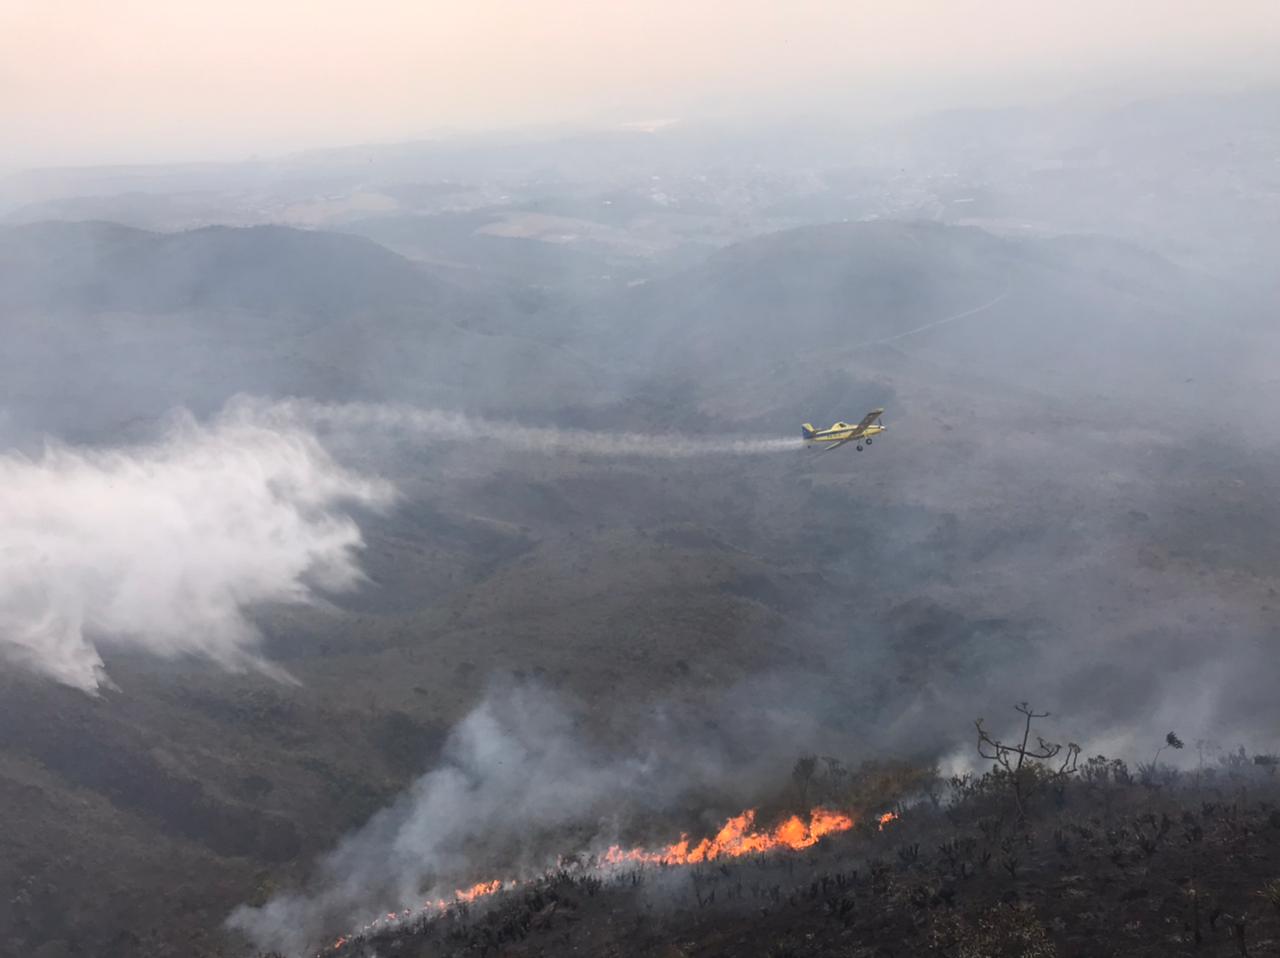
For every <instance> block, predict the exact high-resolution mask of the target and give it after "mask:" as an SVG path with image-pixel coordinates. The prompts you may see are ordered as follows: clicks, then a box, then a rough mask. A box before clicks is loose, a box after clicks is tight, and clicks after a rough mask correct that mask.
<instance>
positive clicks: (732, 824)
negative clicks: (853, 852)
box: [321, 808, 897, 954]
mask: <svg viewBox="0 0 1280 958" xmlns="http://www.w3.org/2000/svg"><path fill="white" fill-rule="evenodd" d="M756 815H757V812H756V809H754V808H749V809H747V810H746V811H744V812H742V813H741V814H739V815H735V816H733V817H732V818H730V819H729V820H728V821H726V822H725V823H724V825H723V826H722V827H721V828H720V830H719V831H718V832H717V833H716V834H715V835H714V836H712V837H709V838H702V839H700V840H699V841H697V842H692V841H691V839H690V838H689V836H688V835H681V836H680V840H679V841H678V842H675V843H674V844H671V845H667V846H665V847H661V848H657V849H648V848H622V847H621V846H619V845H611V846H610V847H609V848H608V850H606V851H605V852H604V853H603V854H602V855H596V856H591V857H590V858H588V859H587V860H586V861H585V862H584V861H583V860H581V859H579V858H576V857H575V858H573V859H571V860H569V859H565V860H562V861H561V862H560V863H559V865H558V867H557V868H556V869H554V870H550V871H548V872H547V873H546V874H544V875H542V876H538V877H537V878H535V879H532V880H521V879H516V878H508V879H491V880H489V881H481V882H476V883H475V884H474V885H471V886H470V887H468V888H465V889H458V890H456V891H455V892H454V894H453V897H452V898H450V899H444V898H437V899H432V900H428V901H427V902H425V903H424V904H423V905H422V907H421V908H420V909H418V910H417V911H414V910H413V909H405V910H403V911H400V912H387V913H386V914H385V915H384V916H380V917H379V918H377V919H375V920H374V921H372V922H370V923H369V924H367V925H365V926H364V927H363V928H362V929H360V930H359V931H358V932H354V933H351V934H346V935H340V936H339V937H338V938H337V939H336V940H335V941H334V942H333V943H332V944H331V945H329V947H328V948H326V949H324V950H323V951H322V952H321V954H335V953H337V952H341V951H342V950H343V949H345V948H346V947H347V945H349V944H352V943H359V942H363V941H365V940H367V939H368V938H369V937H371V936H377V935H382V934H387V933H389V932H392V931H394V930H396V929H399V928H404V927H411V926H415V925H417V926H421V925H424V924H425V923H426V922H429V921H431V920H433V919H435V918H437V917H440V916H443V915H446V914H447V913H449V912H450V910H451V909H454V910H455V911H457V910H462V911H464V912H465V908H466V906H467V905H470V904H472V903H473V902H476V901H477V900H478V899H482V898H487V897H490V896H493V895H497V894H498V893H499V892H503V891H511V890H514V889H517V888H519V887H521V886H526V887H528V886H530V885H537V884H538V883H540V882H545V881H546V880H548V877H549V876H553V875H569V874H571V873H572V874H579V875H581V876H585V877H587V878H590V877H592V876H598V877H599V878H600V879H601V880H602V879H603V878H604V877H607V876H610V875H613V874H616V873H617V872H618V871H619V870H620V869H621V868H622V867H624V866H635V865H657V866H669V867H678V866H689V865H699V864H703V863H707V862H713V861H717V860H719V859H734V858H742V857H744V856H748V855H767V854H770V853H773V852H780V851H793V852H798V851H803V850H805V849H808V848H812V847H813V846H814V845H816V844H818V842H820V841H821V840H822V839H823V838H825V837H826V836H828V835H836V834H840V833H841V832H847V831H849V830H851V829H852V828H854V826H855V825H857V824H858V821H859V819H858V817H857V816H855V815H853V814H846V813H844V812H837V811H832V810H830V809H826V808H814V809H812V810H811V811H810V812H809V813H808V816H807V818H802V817H801V816H799V815H792V816H790V817H788V818H786V819H785V820H783V821H782V822H780V823H779V824H778V825H776V826H774V827H773V828H767V829H761V828H758V827H757V826H756ZM896 818H897V813H896V812H884V813H881V814H880V815H878V816H876V817H875V819H874V820H875V821H876V825H877V827H878V828H879V829H883V828H884V827H885V825H886V824H888V823H889V822H891V821H893V820H894V819H896Z"/></svg>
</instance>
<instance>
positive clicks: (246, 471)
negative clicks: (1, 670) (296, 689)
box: [0, 413, 390, 692]
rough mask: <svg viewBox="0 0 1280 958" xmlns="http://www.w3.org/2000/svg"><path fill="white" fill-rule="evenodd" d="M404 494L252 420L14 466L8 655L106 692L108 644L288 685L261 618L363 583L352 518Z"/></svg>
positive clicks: (233, 419)
mask: <svg viewBox="0 0 1280 958" xmlns="http://www.w3.org/2000/svg"><path fill="white" fill-rule="evenodd" d="M389 495H390V489H389V487H388V486H386V485H385V484H383V483H381V482H379V481H376V480H371V479H368V478H365V477H362V476H360V475H357V474H354V473H352V472H350V471H348V470H345V469H343V468H342V467H340V466H339V465H338V464H337V463H336V462H335V461H334V460H333V459H332V458H331V457H330V456H329V455H328V454H327V453H326V452H325V450H324V449H323V448H322V447H321V446H320V445H319V443H318V442H317V441H316V440H315V438H314V437H313V436H311V435H309V434H308V433H307V432H306V431H305V430H302V429H298V428H284V427H280V426H267V425H262V424H260V423H257V422H255V421H253V420H252V419H251V418H250V417H247V416H244V415H239V414H236V413H230V414H228V415H225V416H223V417H221V418H219V419H217V420H215V421H214V422H212V423H211V424H209V425H201V424H198V423H197V422H196V421H195V420H194V419H192V418H191V417H189V416H182V417H179V418H177V419H176V420H175V421H174V422H173V423H172V424H171V426H170V428H169V430H168V432H167V434H166V435H165V436H164V437H163V438H162V439H160V440H159V441H157V442H155V443H153V444H151V445H145V446H138V447H134V448H126V449H108V450H98V449H92V450H90V449H77V448H72V447H67V446H59V445H50V446H47V447H46V448H45V449H44V451H43V453H42V454H40V455H39V456H36V457H34V458H32V457H27V456H23V455H19V454H16V453H8V454H5V455H3V456H0V543H3V544H2V545H0V656H2V657H3V658H4V659H5V660H7V661H9V662H11V663H14V664H18V665H21V666H24V667H26V668H28V669H31V670H33V671H36V672H38V673H42V674H44V675H46V676H49V677H50V678H53V679H55V680H57V681H59V682H63V683H65V684H67V685H71V686H75V687H77V688H80V689H84V690H85V691H90V692H91V691H94V690H96V689H99V688H100V687H102V686H103V685H105V684H108V683H109V679H108V678H107V676H106V672H105V670H104V667H103V660H102V656H101V654H100V651H99V649H100V647H107V646H114V647H117V648H125V649H135V650H142V651H146V652H150V653H153V654H155V655H160V656H164V657H176V656H188V655H189V656H199V657H203V658H206V659H209V660H211V661H213V662H216V663H217V664H219V665H220V666H222V667H224V668H227V669H246V668H252V669H259V670H263V671H267V672H271V673H273V674H275V675H277V676H282V675H283V673H282V672H281V671H280V670H279V669H278V668H276V667H274V666H271V665H269V664H268V663H266V662H265V661H264V660H263V659H262V658H260V657H259V656H258V655H257V653H256V652H255V647H256V645H257V644H258V641H259V638H260V636H259V633H258V631H257V629H256V628H255V627H254V625H253V624H252V622H251V620H250V618H249V617H248V614H247V613H248V610H249V609H250V608H251V607H253V606H254V605H256V604H259V603H264V602H305V601H308V600H309V599H311V598H312V596H313V591H312V590H313V589H315V588H319V589H323V590H340V589H344V588H348V587H350V586H352V585H353V584H355V583H356V582H357V581H358V579H359V575H360V574H359V570H358V567H357V565H356V552H357V550H358V549H359V547H360V545H361V537H360V532H359V529H358V528H357V526H356V524H355V522H354V521H353V520H352V519H351V517H350V516H348V515H345V514H344V513H343V512H342V506H343V504H346V503H364V504H368V505H377V504H379V503H383V502H385V501H387V499H388V497H389Z"/></svg>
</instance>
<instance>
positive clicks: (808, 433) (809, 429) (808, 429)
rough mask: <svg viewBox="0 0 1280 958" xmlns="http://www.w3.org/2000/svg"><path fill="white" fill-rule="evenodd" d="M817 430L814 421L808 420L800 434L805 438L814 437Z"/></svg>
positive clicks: (801, 428)
mask: <svg viewBox="0 0 1280 958" xmlns="http://www.w3.org/2000/svg"><path fill="white" fill-rule="evenodd" d="M816 432H817V430H816V429H814V428H813V423H810V422H807V423H805V424H804V425H803V426H801V427H800V435H801V436H803V437H804V438H805V439H812V438H813V435H814V433H816Z"/></svg>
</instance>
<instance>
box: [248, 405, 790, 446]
mask: <svg viewBox="0 0 1280 958" xmlns="http://www.w3.org/2000/svg"><path fill="white" fill-rule="evenodd" d="M234 411H235V412H237V413H241V414H244V415H248V416H250V417H252V418H253V419H255V420H256V421H259V422H262V421H267V422H279V423H281V424H290V425H298V424H305V425H309V426H312V427H313V428H317V429H326V428H327V429H338V430H345V431H362V432H363V431H368V430H378V431H383V432H391V433H398V434H411V435H414V436H418V437H421V438H423V439H426V440H438V441H447V442H482V443H490V444H497V445H502V446H506V447H508V448H511V449H518V450H524V451H527V452H546V453H557V452H559V453H574V454H580V455H594V456H611V457H631V458H649V459H690V458H694V457H697V456H710V455H721V456H758V455H767V454H769V453H779V452H791V451H795V450H798V449H800V448H802V447H803V445H804V441H803V440H802V439H800V438H798V437H797V438H794V439H783V438H769V439H751V438H739V439H729V438H724V437H722V436H717V437H711V438H707V439H702V438H699V437H697V436H689V435H669V436H664V435H659V434H655V433H633V432H594V431H590V430H585V429H560V428H555V427H550V426H525V425H521V424H519V423H514V422H509V421H505V420H493V419H484V418H479V417H474V416H467V415H463V414H461V413H456V412H448V411H444V410H438V409H418V408H415V407H413V406H404V405H381V404H372V403H346V404H325V403H313V402H307V401H302V400H285V401H281V402H271V403H267V402H260V401H257V400H249V399H240V400H238V401H237V402H236V403H235V404H234Z"/></svg>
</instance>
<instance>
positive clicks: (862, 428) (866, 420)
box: [846, 409, 884, 441]
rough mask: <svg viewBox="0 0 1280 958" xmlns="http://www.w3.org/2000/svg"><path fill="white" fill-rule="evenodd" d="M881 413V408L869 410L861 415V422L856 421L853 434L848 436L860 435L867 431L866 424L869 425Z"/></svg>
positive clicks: (882, 411) (882, 413) (881, 414)
mask: <svg viewBox="0 0 1280 958" xmlns="http://www.w3.org/2000/svg"><path fill="white" fill-rule="evenodd" d="M883 415H884V410H883V409H873V410H871V412H869V413H867V414H866V415H865V416H863V417H862V422H860V423H858V425H857V426H855V427H854V430H853V436H850V437H849V438H850V439H852V438H854V437H856V436H861V435H862V434H863V433H864V432H866V431H867V427H868V426H870V425H871V424H872V423H873V422H875V421H876V420H877V419H879V418H880V417H881V416H883ZM846 441H848V440H846Z"/></svg>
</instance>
